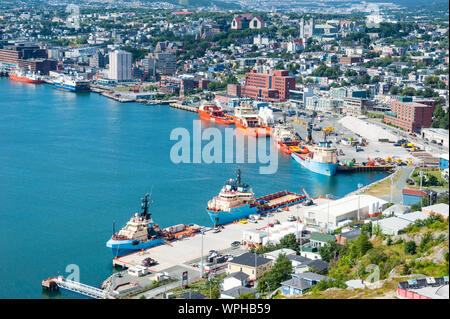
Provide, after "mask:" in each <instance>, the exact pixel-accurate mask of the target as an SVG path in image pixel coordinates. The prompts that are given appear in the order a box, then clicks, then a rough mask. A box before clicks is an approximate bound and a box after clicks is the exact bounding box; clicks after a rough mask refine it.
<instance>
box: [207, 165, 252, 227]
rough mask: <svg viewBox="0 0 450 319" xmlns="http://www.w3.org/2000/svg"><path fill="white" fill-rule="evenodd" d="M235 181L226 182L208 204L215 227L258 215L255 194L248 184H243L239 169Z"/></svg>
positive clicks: (208, 210)
mask: <svg viewBox="0 0 450 319" xmlns="http://www.w3.org/2000/svg"><path fill="white" fill-rule="evenodd" d="M236 175H237V176H236V178H235V179H229V180H228V181H226V183H225V185H224V186H223V188H222V190H221V191H220V193H219V195H217V196H216V197H214V198H213V199H212V200H210V201H209V202H208V206H207V208H206V210H207V212H208V214H209V217H210V218H211V220H212V222H213V223H214V225H215V226H217V225H224V224H229V223H232V222H234V221H236V220H240V219H243V218H247V217H249V216H250V215H251V214H256V213H257V211H258V207H257V206H256V205H255V194H254V193H253V191H252V189H251V188H249V185H248V184H245V183H242V182H241V171H240V170H239V169H238V170H237V174H236Z"/></svg>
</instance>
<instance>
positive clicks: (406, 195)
mask: <svg viewBox="0 0 450 319" xmlns="http://www.w3.org/2000/svg"><path fill="white" fill-rule="evenodd" d="M433 193H434V194H433ZM402 195H403V204H405V205H414V204H417V203H418V202H420V201H421V200H422V199H423V198H424V197H427V196H431V197H434V198H435V197H436V192H434V191H432V190H416V189H409V188H404V189H402Z"/></svg>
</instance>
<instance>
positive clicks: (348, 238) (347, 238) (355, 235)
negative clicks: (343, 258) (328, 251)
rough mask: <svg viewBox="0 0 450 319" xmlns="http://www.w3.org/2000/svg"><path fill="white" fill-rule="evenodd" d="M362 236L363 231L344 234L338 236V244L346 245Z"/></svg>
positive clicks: (351, 231) (356, 230) (357, 230)
mask: <svg viewBox="0 0 450 319" xmlns="http://www.w3.org/2000/svg"><path fill="white" fill-rule="evenodd" d="M359 235H361V229H355V230H350V231H347V232H344V233H340V234H338V235H337V236H336V237H337V243H338V244H339V245H345V243H346V242H349V241H352V240H355V239H356V238H358V236H359Z"/></svg>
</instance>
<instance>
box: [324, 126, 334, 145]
mask: <svg viewBox="0 0 450 319" xmlns="http://www.w3.org/2000/svg"><path fill="white" fill-rule="evenodd" d="M333 131H334V128H333V127H332V126H328V127H327V128H323V129H322V133H323V141H324V142H325V143H326V142H327V136H329V135H330V134H331V133H333Z"/></svg>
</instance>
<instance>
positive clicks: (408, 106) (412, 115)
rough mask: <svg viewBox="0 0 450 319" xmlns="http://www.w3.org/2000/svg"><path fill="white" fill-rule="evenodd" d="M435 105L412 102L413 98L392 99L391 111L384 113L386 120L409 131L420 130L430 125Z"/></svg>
mask: <svg viewBox="0 0 450 319" xmlns="http://www.w3.org/2000/svg"><path fill="white" fill-rule="evenodd" d="M433 111H434V106H431V105H425V104H421V103H417V102H412V99H411V98H399V100H398V101H392V108H391V111H390V112H386V113H385V115H384V122H385V123H388V124H392V125H395V126H397V127H400V128H402V129H404V130H405V131H408V132H418V131H420V130H421V129H422V128H426V127H430V126H431V122H432V116H433Z"/></svg>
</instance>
